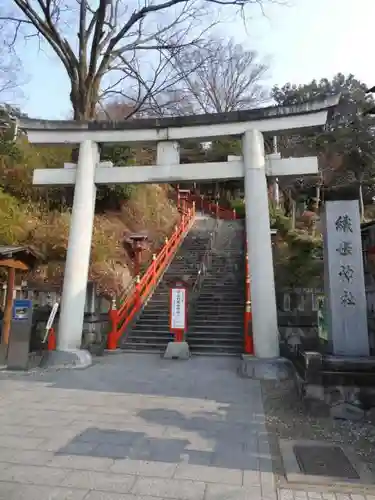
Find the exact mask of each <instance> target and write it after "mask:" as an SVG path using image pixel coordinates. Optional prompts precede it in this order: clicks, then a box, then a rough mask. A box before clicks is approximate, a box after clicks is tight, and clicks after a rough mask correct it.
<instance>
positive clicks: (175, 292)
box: [169, 281, 187, 342]
mask: <svg viewBox="0 0 375 500" xmlns="http://www.w3.org/2000/svg"><path fill="white" fill-rule="evenodd" d="M169 304H170V307H169V311H170V313H169V328H170V331H171V332H172V333H174V334H175V342H183V341H184V336H185V332H186V326H187V290H186V286H185V284H184V283H183V282H181V281H177V282H176V284H175V285H174V286H173V287H172V288H171V289H170V295H169Z"/></svg>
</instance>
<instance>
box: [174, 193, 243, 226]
mask: <svg viewBox="0 0 375 500" xmlns="http://www.w3.org/2000/svg"><path fill="white" fill-rule="evenodd" d="M185 201H187V202H188V203H193V202H195V207H196V209H197V210H201V211H202V212H206V213H209V214H210V215H215V216H216V217H217V218H218V219H224V220H235V219H236V218H237V216H236V210H235V209H233V210H232V209H229V208H223V207H221V206H220V205H219V204H218V203H213V202H212V201H209V200H205V199H204V196H203V195H198V194H192V193H186V194H185V193H184V197H182V196H180V194H179V191H178V190H177V203H178V204H179V203H181V205H182V206H184V202H185Z"/></svg>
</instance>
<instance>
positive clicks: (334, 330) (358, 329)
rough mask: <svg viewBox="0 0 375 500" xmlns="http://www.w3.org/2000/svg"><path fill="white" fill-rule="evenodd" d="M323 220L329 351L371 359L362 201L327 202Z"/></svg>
mask: <svg viewBox="0 0 375 500" xmlns="http://www.w3.org/2000/svg"><path fill="white" fill-rule="evenodd" d="M323 220H324V289H325V297H326V305H327V308H326V311H327V320H328V346H329V350H330V352H331V354H335V355H339V356H340V355H343V356H368V355H369V337H368V327H367V304H366V293H365V282H364V274H363V256H362V241H361V227H360V217H359V204H358V201H357V200H350V201H327V202H326V204H325V212H324V216H323Z"/></svg>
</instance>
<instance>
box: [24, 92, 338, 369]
mask: <svg viewBox="0 0 375 500" xmlns="http://www.w3.org/2000/svg"><path fill="white" fill-rule="evenodd" d="M338 100H339V96H333V97H329V98H327V99H325V100H320V101H315V102H310V103H306V104H303V105H298V106H292V107H274V106H272V107H269V108H263V109H256V110H247V111H240V112H233V113H221V114H214V115H198V116H190V117H183V118H182V117H178V118H164V119H144V120H133V121H131V120H130V121H128V122H124V123H106V122H104V123H100V122H90V123H76V122H72V121H41V120H34V119H25V120H22V121H21V123H20V127H21V128H22V129H23V130H25V131H26V132H27V135H28V138H29V141H30V142H31V143H35V144H63V143H68V144H79V158H78V164H77V167H76V168H74V165H72V164H69V165H66V167H68V166H69V168H60V169H36V170H35V171H34V179H33V184H35V185H38V186H49V185H50V186H51V185H55V186H56V185H60V186H63V185H75V190H74V202H73V209H72V219H71V225H70V234H69V244H68V251H67V258H66V264H65V274H64V285H63V293H62V302H61V313H60V320H59V328H58V339H57V351H58V354H60V355H61V356H60V357H62V358H64V356H65V358H66V359H76V360H77V361H78V363H79V360H80V359H81V357H82V356H81V352H80V345H81V336H82V326H83V319H84V306H85V297H86V286H87V278H88V269H89V262H90V251H91V239H92V231H93V220H94V211H95V198H96V185H100V184H127V183H132V184H135V183H171V182H183V181H190V180H191V181H202V180H225V179H233V178H244V180H245V201H246V232H247V240H248V255H249V267H250V273H251V297H252V317H253V335H254V347H255V355H256V356H257V357H259V358H274V357H277V356H279V336H278V325H277V310H276V295H275V282H274V270H273V258H272V247H271V234H270V219H269V211H268V192H267V181H266V176H273V177H282V176H302V175H308V174H310V175H311V174H316V173H318V162H317V159H316V158H315V157H305V158H287V159H281V158H280V157H279V155H277V154H276V155H275V154H272V155H269V156H268V157H265V154H264V143H263V136H262V132H268V133H272V135H277V133H280V132H282V131H285V132H287V131H298V130H299V129H301V128H306V127H309V128H312V127H317V126H323V125H324V124H325V123H326V120H327V115H328V112H329V111H330V110H332V109H333V108H334V107H335V106H336V105H337V104H338ZM220 136H237V137H238V136H241V137H242V154H243V155H242V157H241V158H238V159H237V160H234V161H233V160H232V161H227V162H213V163H197V164H180V154H179V143H178V141H179V140H183V139H192V138H197V139H198V138H199V139H200V140H202V141H203V140H210V139H213V138H217V137H220ZM135 142H143V143H150V142H153V143H155V142H156V143H157V162H156V165H152V166H134V167H126V168H124V167H111V166H108V163H107V164H105V163H100V153H99V147H98V144H101V143H126V144H132V143H135ZM72 167H73V168H72ZM83 357H84V356H83ZM65 358H64V359H65Z"/></svg>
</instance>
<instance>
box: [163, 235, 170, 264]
mask: <svg viewBox="0 0 375 500" xmlns="http://www.w3.org/2000/svg"><path fill="white" fill-rule="evenodd" d="M168 243H169V239H168V236H166V237H165V238H164V245H165V258H166V259H167V260H168V257H169V244H168Z"/></svg>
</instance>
